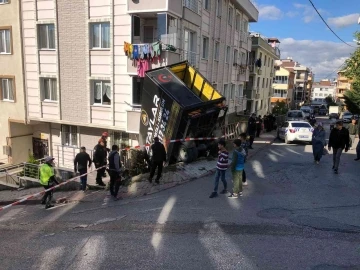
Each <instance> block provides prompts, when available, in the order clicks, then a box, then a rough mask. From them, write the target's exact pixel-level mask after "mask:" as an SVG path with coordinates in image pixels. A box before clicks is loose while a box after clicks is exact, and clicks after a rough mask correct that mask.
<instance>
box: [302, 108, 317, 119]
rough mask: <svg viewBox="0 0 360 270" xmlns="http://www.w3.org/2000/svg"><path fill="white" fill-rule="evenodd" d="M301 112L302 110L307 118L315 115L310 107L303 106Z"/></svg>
mask: <svg viewBox="0 0 360 270" xmlns="http://www.w3.org/2000/svg"><path fill="white" fill-rule="evenodd" d="M300 110H302V111H303V112H304V113H305V116H306V117H307V118H308V117H310V115H311V114H313V113H314V110H313V108H311V107H310V106H302V107H301V108H300Z"/></svg>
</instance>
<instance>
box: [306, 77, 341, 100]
mask: <svg viewBox="0 0 360 270" xmlns="http://www.w3.org/2000/svg"><path fill="white" fill-rule="evenodd" d="M329 96H331V97H332V98H333V100H334V101H335V100H336V85H335V83H334V82H332V81H330V80H321V81H320V82H316V83H314V84H313V89H312V93H311V104H326V103H327V102H326V101H325V99H326V98H327V97H329Z"/></svg>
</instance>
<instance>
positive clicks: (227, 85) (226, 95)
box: [223, 83, 229, 101]
mask: <svg viewBox="0 0 360 270" xmlns="http://www.w3.org/2000/svg"><path fill="white" fill-rule="evenodd" d="M223 89H224V91H223V93H224V97H225V99H226V100H227V101H228V100H229V98H228V92H229V84H228V83H224V88H223Z"/></svg>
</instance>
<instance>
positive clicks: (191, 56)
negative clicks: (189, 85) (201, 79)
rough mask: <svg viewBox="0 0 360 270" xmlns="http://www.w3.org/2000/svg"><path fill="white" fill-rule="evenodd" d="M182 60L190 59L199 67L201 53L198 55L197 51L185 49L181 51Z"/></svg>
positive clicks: (193, 64)
mask: <svg viewBox="0 0 360 270" xmlns="http://www.w3.org/2000/svg"><path fill="white" fill-rule="evenodd" d="M180 61H189V63H190V64H191V65H192V66H194V67H197V68H198V67H199V65H198V64H199V55H197V53H196V52H187V51H183V52H182V53H181V57H180Z"/></svg>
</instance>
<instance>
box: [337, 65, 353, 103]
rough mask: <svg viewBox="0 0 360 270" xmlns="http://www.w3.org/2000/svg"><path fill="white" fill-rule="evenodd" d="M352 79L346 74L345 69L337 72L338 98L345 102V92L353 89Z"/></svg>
mask: <svg viewBox="0 0 360 270" xmlns="http://www.w3.org/2000/svg"><path fill="white" fill-rule="evenodd" d="M351 83H352V81H351V80H350V79H349V78H347V77H346V76H345V71H344V70H340V71H338V73H337V86H336V87H337V88H336V100H337V101H339V102H341V103H344V102H345V99H344V94H345V92H346V91H349V90H351Z"/></svg>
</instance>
